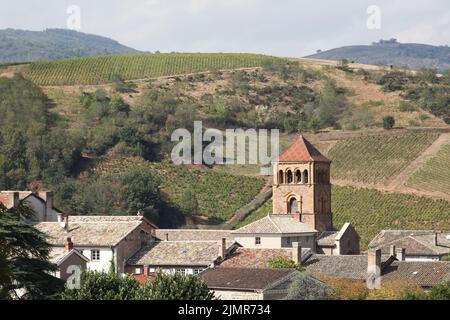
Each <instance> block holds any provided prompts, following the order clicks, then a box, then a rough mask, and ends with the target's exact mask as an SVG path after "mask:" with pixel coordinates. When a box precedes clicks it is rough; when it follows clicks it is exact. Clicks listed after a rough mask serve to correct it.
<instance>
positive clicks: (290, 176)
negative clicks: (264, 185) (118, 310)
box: [286, 170, 294, 183]
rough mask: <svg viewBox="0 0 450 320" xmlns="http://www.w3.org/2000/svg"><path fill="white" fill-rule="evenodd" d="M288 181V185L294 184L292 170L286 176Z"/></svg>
mask: <svg viewBox="0 0 450 320" xmlns="http://www.w3.org/2000/svg"><path fill="white" fill-rule="evenodd" d="M286 180H287V183H292V182H294V175H293V174H292V171H291V170H288V172H287V174H286Z"/></svg>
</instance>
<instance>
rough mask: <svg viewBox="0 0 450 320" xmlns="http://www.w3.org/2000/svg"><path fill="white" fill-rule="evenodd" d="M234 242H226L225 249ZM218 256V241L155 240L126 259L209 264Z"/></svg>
mask: <svg viewBox="0 0 450 320" xmlns="http://www.w3.org/2000/svg"><path fill="white" fill-rule="evenodd" d="M233 244H234V242H233V243H231V242H227V249H229V248H230V247H231V246H232V245H233ZM218 258H219V242H218V241H157V242H153V243H152V244H150V245H147V246H145V247H144V248H142V249H141V250H139V251H138V252H137V253H136V254H135V255H134V256H133V257H131V258H130V259H129V260H128V264H129V265H148V266H210V265H212V264H213V263H214V262H215V261H216V260H217V259H218Z"/></svg>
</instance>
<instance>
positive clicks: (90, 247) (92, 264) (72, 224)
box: [36, 216, 156, 273]
mask: <svg viewBox="0 0 450 320" xmlns="http://www.w3.org/2000/svg"><path fill="white" fill-rule="evenodd" d="M36 228H37V229H38V230H40V231H41V232H44V233H45V234H47V236H48V241H49V243H50V244H51V245H52V246H53V247H54V248H55V249H57V248H60V249H61V248H64V246H65V241H66V240H67V238H68V237H70V239H71V241H72V242H73V248H74V249H76V250H77V251H78V252H80V253H81V254H82V255H83V256H84V257H86V258H87V259H89V261H88V262H87V269H88V270H93V271H101V272H108V271H109V270H111V268H113V269H114V270H115V271H116V272H117V273H124V272H125V268H126V262H127V261H128V259H129V258H131V256H133V255H134V254H135V253H136V252H138V251H139V250H140V249H141V248H142V247H144V246H146V245H148V244H149V243H151V242H152V241H153V240H154V235H153V230H154V228H156V227H155V226H153V225H152V224H151V223H150V222H149V221H148V220H146V219H145V218H143V217H140V216H123V217H109V216H108V217H102V216H81V217H76V216H70V217H69V216H64V218H63V219H61V218H60V221H59V222H41V223H38V224H36Z"/></svg>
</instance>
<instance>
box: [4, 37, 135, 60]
mask: <svg viewBox="0 0 450 320" xmlns="http://www.w3.org/2000/svg"><path fill="white" fill-rule="evenodd" d="M137 52H138V51H137V50H134V49H132V48H128V47H126V46H123V45H121V44H120V43H118V42H117V41H114V40H111V39H109V38H105V37H101V36H96V35H91V34H86V33H81V32H77V31H72V30H67V29H46V30H44V31H27V30H15V29H6V30H0V63H13V62H29V61H37V60H56V59H65V58H74V57H85V56H98V55H111V54H127V53H137Z"/></svg>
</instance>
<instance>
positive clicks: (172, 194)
mask: <svg viewBox="0 0 450 320" xmlns="http://www.w3.org/2000/svg"><path fill="white" fill-rule="evenodd" d="M130 169H139V170H143V171H144V170H146V171H149V172H151V173H152V174H153V175H155V176H157V177H158V178H159V179H160V181H161V186H162V192H163V194H164V196H165V197H167V199H166V200H167V201H168V202H169V203H170V204H171V205H172V206H174V207H175V208H180V205H181V203H182V201H183V197H185V196H186V192H187V191H188V190H195V194H193V195H191V196H194V197H195V198H196V200H197V202H198V214H199V215H202V216H205V217H210V218H217V219H219V220H222V221H225V220H228V219H229V218H231V217H232V216H233V214H234V213H235V212H236V210H238V209H239V208H241V207H243V206H244V205H246V204H248V203H249V202H251V201H252V200H253V199H254V198H255V197H256V196H257V195H258V193H259V192H260V190H261V189H262V188H263V187H264V184H265V181H264V179H263V178H257V177H243V176H236V175H232V174H226V173H223V172H217V171H213V170H203V169H189V168H187V167H186V166H175V165H172V164H169V163H152V162H147V161H143V160H119V161H108V162H103V163H101V164H100V165H99V166H97V167H96V169H95V171H94V172H96V173H99V174H103V175H115V174H120V173H122V172H124V171H127V170H130ZM192 200H194V199H192Z"/></svg>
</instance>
